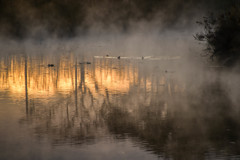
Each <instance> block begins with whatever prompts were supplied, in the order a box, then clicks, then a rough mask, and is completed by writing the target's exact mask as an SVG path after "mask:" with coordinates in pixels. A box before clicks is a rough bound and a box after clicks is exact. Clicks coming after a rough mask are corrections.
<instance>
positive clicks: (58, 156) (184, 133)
mask: <svg viewBox="0 0 240 160" xmlns="http://www.w3.org/2000/svg"><path fill="white" fill-rule="evenodd" d="M87 62H90V63H87ZM48 64H54V66H48ZM196 68H197V67H196ZM239 78H240V76H239V75H238V74H236V73H234V72H229V71H228V72H226V71H222V69H219V68H214V67H211V68H210V67H206V68H202V69H201V70H196V69H194V66H192V67H186V65H185V63H184V62H182V61H181V59H179V57H167V58H166V57H165V58H164V57H160V58H159V57H157V58H156V57H155V58H153V57H152V58H149V57H148V58H145V59H142V58H141V57H135V58H129V57H125V58H124V57H121V58H120V59H117V58H116V57H82V56H76V55H71V54H66V55H58V57H57V58H56V56H51V55H49V56H46V55H35V56H26V55H8V56H1V57H0V159H1V160H35V159H36V160H48V159H49V160H52V159H53V160H70V159H71V160H72V159H73V160H74V159H78V160H79V159H83V160H88V159H89V160H92V159H104V160H108V159H109V160H110V159H114V160H115V159H119V160H123V159H129V160H132V159H136V160H141V159H146V160H152V159H184V160H187V159H240V106H239V101H240V99H239V97H240V87H239V86H240V85H239V82H240V81H239V80H240V79H239Z"/></svg>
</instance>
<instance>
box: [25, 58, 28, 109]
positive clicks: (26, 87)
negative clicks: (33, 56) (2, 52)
mask: <svg viewBox="0 0 240 160" xmlns="http://www.w3.org/2000/svg"><path fill="white" fill-rule="evenodd" d="M27 67H28V66H27V56H25V94H26V113H27V114H28V86H27V85H28V82H27Z"/></svg>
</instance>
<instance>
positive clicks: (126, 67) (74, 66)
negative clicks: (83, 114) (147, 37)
mask: <svg viewBox="0 0 240 160" xmlns="http://www.w3.org/2000/svg"><path fill="white" fill-rule="evenodd" d="M47 62H48V60H47V59H44V58H38V59H37V58H32V57H28V58H27V59H26V58H25V57H24V56H11V57H8V58H2V59H1V61H0V64H1V65H0V67H1V68H0V69H1V72H0V90H7V91H9V92H10V93H11V94H12V95H13V96H15V98H18V97H22V96H24V95H25V92H26V90H25V81H27V83H26V84H27V91H28V94H29V95H32V96H34V97H38V98H46V97H51V96H54V95H55V94H56V93H58V92H59V93H61V94H68V93H70V92H71V91H73V90H75V89H76V87H79V86H80V87H82V86H84V85H85V87H86V86H87V88H89V89H90V90H91V91H92V93H93V94H95V93H100V94H103V95H105V94H106V93H105V91H106V90H107V91H108V92H109V93H112V94H121V93H128V92H129V90H130V88H131V87H132V86H134V85H138V86H140V87H143V88H144V89H145V90H146V91H155V92H157V90H158V91H159V90H161V88H159V87H156V85H157V86H164V85H166V86H167V88H168V92H169V94H171V92H172V89H174V90H175V91H179V90H181V89H179V86H177V85H175V86H173V87H172V86H170V85H172V84H170V83H168V82H166V77H165V76H161V77H160V78H158V79H157V82H156V80H154V79H151V77H149V76H148V77H146V76H140V75H139V68H138V66H137V65H138V64H134V63H133V64H132V63H131V64H128V63H125V64H121V63H120V62H119V61H116V62H113V61H111V60H107V61H106V60H101V59H95V60H94V63H92V64H80V63H77V62H76V60H74V58H73V57H68V58H66V57H60V58H59V59H58V60H57V62H56V64H55V66H54V67H48V66H47V65H48V63H47ZM25 67H26V70H25ZM25 76H27V77H25ZM153 83H155V84H154V85H153ZM166 83H168V84H166ZM164 91H165V89H164ZM19 95H20V96H19Z"/></svg>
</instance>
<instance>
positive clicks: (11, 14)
mask: <svg viewBox="0 0 240 160" xmlns="http://www.w3.org/2000/svg"><path fill="white" fill-rule="evenodd" d="M233 2H234V0H185V1H182V0H118V1H115V0H101V1H99V0H79V1H76V0H61V1H59V0H10V1H6V0H0V40H1V46H0V47H1V49H2V52H5V51H4V50H7V51H9V50H10V52H16V49H17V50H21V52H23V51H22V50H24V52H30V53H33V51H32V49H33V50H34V52H51V53H52V52H59V50H61V51H62V52H73V51H77V52H81V54H83V53H85V54H88V55H106V54H109V55H111V54H112V55H121V56H127V55H134V56H135V55H138V56H147V55H179V54H182V55H183V53H193V52H195V51H201V49H199V47H200V48H201V46H199V45H198V42H196V41H194V38H193V35H194V34H195V33H196V32H197V31H201V30H202V28H200V27H199V26H198V25H197V24H196V23H195V22H196V21H197V20H199V19H201V18H202V17H203V16H204V15H206V14H207V13H209V12H218V11H221V10H224V8H225V7H227V6H229V5H231V4H232V3H233ZM9 46H12V47H9ZM36 46H37V49H38V50H36ZM193 55H197V54H195V53H194V54H193Z"/></svg>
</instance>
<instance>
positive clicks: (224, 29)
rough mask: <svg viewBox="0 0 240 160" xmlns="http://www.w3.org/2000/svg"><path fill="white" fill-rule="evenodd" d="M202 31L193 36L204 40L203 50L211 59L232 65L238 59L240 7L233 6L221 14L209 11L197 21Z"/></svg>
mask: <svg viewBox="0 0 240 160" xmlns="http://www.w3.org/2000/svg"><path fill="white" fill-rule="evenodd" d="M197 23H198V24H199V25H201V26H203V27H204V31H203V32H201V33H197V34H196V35H195V36H194V37H195V39H197V40H198V41H204V42H206V49H205V52H206V53H207V54H208V55H209V57H210V58H211V59H212V60H216V61H217V62H219V63H220V64H222V65H225V66H232V65H234V64H236V63H237V62H239V59H240V53H239V52H240V7H239V6H234V7H231V8H230V9H228V10H226V11H225V12H224V13H222V14H218V15H217V16H215V15H214V14H213V13H211V14H210V15H209V16H207V17H203V20H202V21H200V22H199V21H198V22H197Z"/></svg>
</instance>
